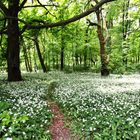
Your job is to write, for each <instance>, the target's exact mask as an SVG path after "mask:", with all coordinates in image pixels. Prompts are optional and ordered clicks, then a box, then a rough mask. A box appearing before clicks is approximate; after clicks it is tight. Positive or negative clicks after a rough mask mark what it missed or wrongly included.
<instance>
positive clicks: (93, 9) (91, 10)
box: [26, 0, 115, 29]
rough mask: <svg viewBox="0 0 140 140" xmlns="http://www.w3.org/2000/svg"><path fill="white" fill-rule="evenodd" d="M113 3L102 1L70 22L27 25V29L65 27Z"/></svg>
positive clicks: (108, 0)
mask: <svg viewBox="0 0 140 140" xmlns="http://www.w3.org/2000/svg"><path fill="white" fill-rule="evenodd" d="M111 1H115V0H101V1H100V2H99V3H98V4H96V5H95V6H94V7H92V8H90V9H88V10H87V11H85V12H83V13H81V14H79V15H77V16H74V17H72V18H70V19H68V20H62V21H59V22H56V23H46V24H43V25H28V26H27V25H26V27H27V29H42V28H53V27H57V26H65V25H67V24H69V23H72V22H75V21H77V20H79V19H81V18H83V17H86V16H88V15H89V14H91V13H92V12H95V11H97V10H98V9H99V7H101V6H102V5H103V4H105V3H108V2H111Z"/></svg>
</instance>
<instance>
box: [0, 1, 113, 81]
mask: <svg viewBox="0 0 140 140" xmlns="http://www.w3.org/2000/svg"><path fill="white" fill-rule="evenodd" d="M111 1H114V0H101V1H100V2H99V3H98V4H96V5H95V6H93V7H92V8H90V9H88V10H86V11H85V12H83V13H81V14H79V15H76V16H74V17H72V18H70V19H68V20H62V21H59V22H56V23H46V22H44V21H42V20H41V21H39V22H38V24H37V25H36V24H34V22H29V21H28V22H27V21H24V20H21V19H19V12H20V11H21V10H22V9H23V8H24V6H25V4H26V3H27V0H23V1H22V2H20V0H8V1H7V2H4V1H0V10H1V13H2V14H3V20H6V21H7V27H6V29H5V32H4V30H3V29H2V30H1V31H0V32H1V33H6V34H7V42H8V45H7V66H8V81H21V80H22V76H21V71H20V56H19V53H20V41H19V37H20V34H21V33H23V32H24V31H25V30H26V29H28V30H29V29H42V28H53V27H57V26H64V25H67V24H69V23H72V22H74V21H77V20H79V19H81V18H83V17H85V16H87V15H89V14H91V13H92V12H95V11H97V10H98V9H99V7H101V6H102V5H103V4H105V3H108V2H111ZM37 2H38V4H39V6H41V7H44V8H45V6H43V5H42V4H41V3H40V1H39V0H37ZM7 3H8V6H6V5H7ZM34 6H35V5H34ZM36 7H37V5H36ZM1 20H2V19H1ZM33 21H36V20H35V19H34V20H33ZM19 22H22V23H24V24H25V25H24V27H23V29H22V30H21V31H20V29H19ZM40 23H41V24H40Z"/></svg>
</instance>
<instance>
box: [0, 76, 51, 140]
mask: <svg viewBox="0 0 140 140" xmlns="http://www.w3.org/2000/svg"><path fill="white" fill-rule="evenodd" d="M43 76H44V75H43V74H42V77H43ZM45 76H46V75H45ZM1 78H2V76H1ZM47 88H48V86H47V81H46V80H43V79H41V78H39V77H38V79H37V78H35V74H30V76H29V75H28V74H25V75H24V81H21V82H12V83H8V82H2V83H1V87H0V93H1V96H0V104H3V103H4V104H5V103H6V104H7V105H8V107H7V108H4V110H2V109H0V113H2V115H1V116H0V122H1V126H0V127H1V128H0V129H1V130H0V133H1V135H2V137H3V138H6V137H7V138H8V137H9V138H10V137H12V138H13V137H14V138H16V137H17V138H20V139H21V140H22V139H41V138H40V137H42V136H43V135H49V134H45V131H46V130H47V127H48V126H49V125H50V119H51V116H52V115H51V112H50V110H49V108H48V104H47V101H46V99H45V97H46V96H47ZM6 110H7V111H6ZM8 116H9V117H8ZM6 118H7V122H6V121H5V119H6ZM48 130H49V129H48ZM46 132H47V133H48V131H46ZM41 135H42V136H41Z"/></svg>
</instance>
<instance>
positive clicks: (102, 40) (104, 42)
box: [96, 9, 109, 76]
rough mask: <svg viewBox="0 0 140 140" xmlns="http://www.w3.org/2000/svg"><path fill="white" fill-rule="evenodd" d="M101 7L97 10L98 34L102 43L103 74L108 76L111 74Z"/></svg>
mask: <svg viewBox="0 0 140 140" xmlns="http://www.w3.org/2000/svg"><path fill="white" fill-rule="evenodd" d="M100 12H101V11H100V9H98V10H97V11H96V16H97V22H98V26H97V34H98V38H99V43H100V58H101V75H102V76H108V75H109V69H108V59H107V54H106V39H105V38H104V35H103V30H102V25H101V15H100V14H101V13H100Z"/></svg>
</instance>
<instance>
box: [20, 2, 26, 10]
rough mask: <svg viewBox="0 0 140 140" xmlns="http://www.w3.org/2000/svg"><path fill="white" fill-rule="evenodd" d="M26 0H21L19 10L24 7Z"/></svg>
mask: <svg viewBox="0 0 140 140" xmlns="http://www.w3.org/2000/svg"><path fill="white" fill-rule="evenodd" d="M26 2H27V0H23V2H22V3H21V4H20V6H19V11H20V10H21V9H22V8H23V7H24V5H25V3H26Z"/></svg>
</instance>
